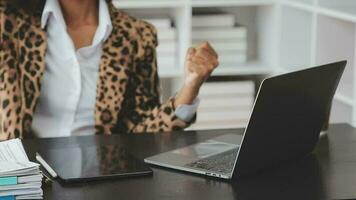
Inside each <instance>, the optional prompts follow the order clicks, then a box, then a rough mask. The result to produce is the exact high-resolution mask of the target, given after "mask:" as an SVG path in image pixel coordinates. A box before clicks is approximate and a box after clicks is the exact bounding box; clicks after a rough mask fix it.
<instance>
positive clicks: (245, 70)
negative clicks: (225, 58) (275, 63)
mask: <svg viewBox="0 0 356 200" xmlns="http://www.w3.org/2000/svg"><path fill="white" fill-rule="evenodd" d="M273 72H274V70H273V68H272V67H271V66H269V65H267V64H264V63H261V62H258V61H251V62H248V63H246V64H241V65H240V66H234V67H227V66H226V67H225V66H224V67H218V68H217V69H216V70H215V71H214V72H213V75H220V76H223V75H226V76H229V75H268V74H272V73H273Z"/></svg>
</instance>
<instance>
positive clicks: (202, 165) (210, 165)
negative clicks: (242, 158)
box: [185, 148, 239, 174]
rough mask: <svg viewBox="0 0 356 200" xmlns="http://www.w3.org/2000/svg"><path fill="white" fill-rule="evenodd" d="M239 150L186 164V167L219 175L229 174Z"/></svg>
mask: <svg viewBox="0 0 356 200" xmlns="http://www.w3.org/2000/svg"><path fill="white" fill-rule="evenodd" d="M238 150H239V148H236V149H232V150H229V151H225V152H223V153H219V154H216V155H212V156H209V157H206V158H203V159H200V160H198V161H195V162H192V163H189V164H186V165H185V166H186V167H190V168H195V169H203V170H207V171H212V172H215V173H220V174H230V173H231V172H232V169H233V167H234V164H235V159H236V156H237V152H238Z"/></svg>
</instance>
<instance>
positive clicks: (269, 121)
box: [145, 61, 346, 179]
mask: <svg viewBox="0 0 356 200" xmlns="http://www.w3.org/2000/svg"><path fill="white" fill-rule="evenodd" d="M345 66H346V61H341V62H336V63H331V64H326V65H323V66H318V67H313V68H308V69H304V70H300V71H296V72H291V73H287V74H283V75H278V76H274V77H271V78H267V79H265V80H264V81H263V82H262V84H261V86H260V88H259V91H258V94H257V98H256V100H255V103H254V107H253V110H252V113H251V116H250V120H249V122H248V125H247V127H246V129H245V132H244V134H243V135H238V134H237V133H231V134H227V135H223V136H220V137H216V138H213V139H210V140H207V141H204V142H202V143H198V144H194V145H191V146H187V147H184V148H180V149H176V150H173V151H169V152H166V153H161V154H158V155H155V156H152V157H149V158H146V159H145V162H146V163H149V164H152V165H157V166H161V167H167V168H171V169H177V170H181V171H186V172H191V173H196V174H202V175H207V176H213V177H218V178H223V179H232V178H234V177H240V176H245V175H249V174H252V173H256V172H259V171H261V170H264V169H267V168H271V167H274V166H277V165H280V164H281V163H283V162H287V161H290V160H292V159H298V158H302V157H304V156H306V155H308V154H309V153H311V152H312V151H313V149H314V147H315V146H316V144H317V142H318V140H319V136H320V132H321V130H322V127H323V125H324V123H325V122H327V121H328V118H329V111H330V108H331V104H332V100H333V96H334V94H335V91H336V88H337V86H338V84H339V81H340V78H341V75H342V73H343V71H344V69H345Z"/></svg>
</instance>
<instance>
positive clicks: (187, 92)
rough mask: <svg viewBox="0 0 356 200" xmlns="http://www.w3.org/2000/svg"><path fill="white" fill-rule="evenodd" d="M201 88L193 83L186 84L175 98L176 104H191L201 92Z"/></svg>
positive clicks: (176, 105)
mask: <svg viewBox="0 0 356 200" xmlns="http://www.w3.org/2000/svg"><path fill="white" fill-rule="evenodd" d="M199 88H200V87H196V86H192V85H186V84H185V85H184V86H183V87H182V88H181V89H180V91H179V92H178V94H177V95H176V97H175V100H174V106H175V107H178V106H179V105H190V104H192V103H193V102H194V100H195V99H196V98H197V96H198V94H199Z"/></svg>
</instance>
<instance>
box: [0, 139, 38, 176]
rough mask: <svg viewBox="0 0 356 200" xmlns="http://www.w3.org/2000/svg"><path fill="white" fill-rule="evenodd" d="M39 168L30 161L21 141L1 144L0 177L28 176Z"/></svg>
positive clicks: (9, 141) (14, 140) (16, 140)
mask: <svg viewBox="0 0 356 200" xmlns="http://www.w3.org/2000/svg"><path fill="white" fill-rule="evenodd" d="M38 167H39V164H37V163H33V162H30V161H29V159H28V157H27V155H26V152H25V149H24V148H23V146H22V143H21V140H20V139H13V140H8V141H4V142H1V143H0V176H4V175H17V174H18V173H21V174H27V172H31V171H33V170H34V169H35V168H38Z"/></svg>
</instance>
